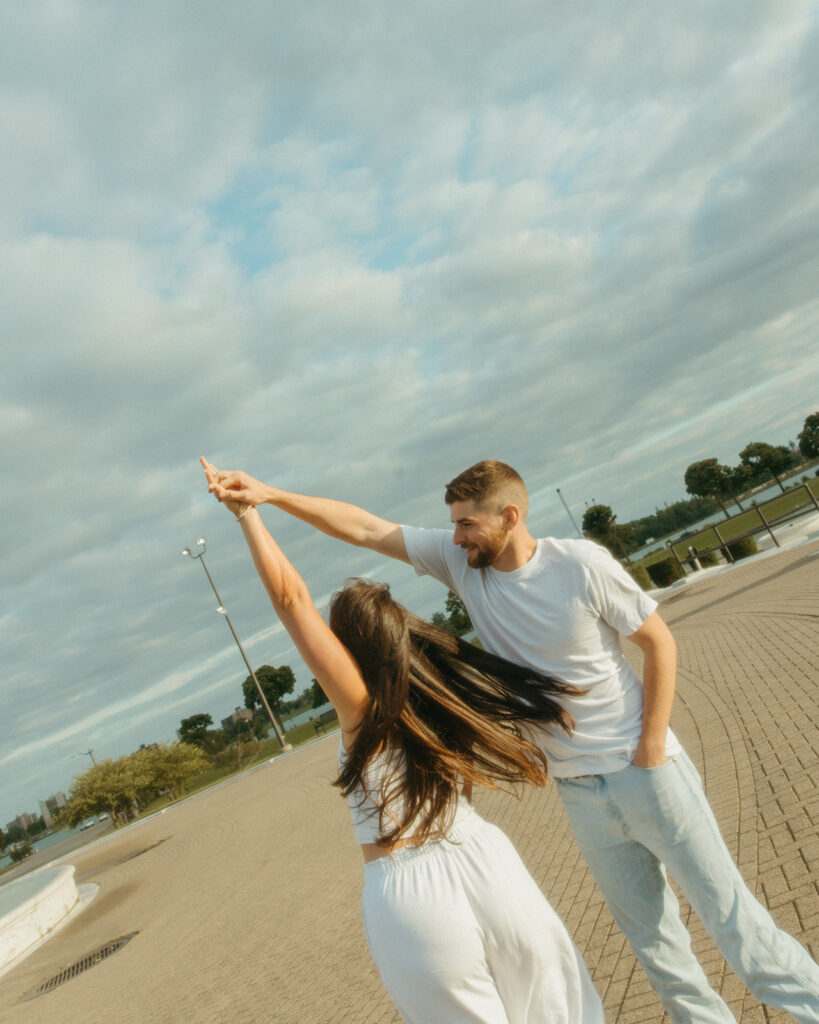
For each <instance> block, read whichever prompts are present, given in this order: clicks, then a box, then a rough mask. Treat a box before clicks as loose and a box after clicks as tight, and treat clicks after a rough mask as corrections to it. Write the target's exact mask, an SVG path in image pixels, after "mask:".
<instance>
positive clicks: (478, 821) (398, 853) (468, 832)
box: [363, 807, 486, 874]
mask: <svg viewBox="0 0 819 1024" xmlns="http://www.w3.org/2000/svg"><path fill="white" fill-rule="evenodd" d="M484 825H486V822H485V821H484V820H483V818H482V817H481V816H480V815H479V814H478V813H477V811H475V810H474V809H473V808H471V807H469V808H468V809H467V810H466V813H462V814H459V817H458V820H457V821H456V822H455V823H454V824H453V825H452V827H451V828H450V829H449V831H448V832H447V836H446V839H436V840H434V841H432V842H428V843H424V845H423V846H403V847H402V848H401V849H400V850H394V851H393V852H392V853H388V854H385V855H384V856H383V857H378V858H377V859H376V860H370V861H367V862H366V863H365V864H364V865H363V867H364V872H365V874H389V873H390V872H393V871H398V870H400V869H401V868H402V867H403V866H405V865H408V864H410V863H414V862H416V861H418V860H421V859H427V858H432V857H445V856H447V854H448V853H450V852H451V851H452V850H453V849H457V847H458V845H459V844H460V843H465V842H466V841H467V840H468V839H470V838H471V837H472V836H473V835H474V834H475V833H476V832H478V831H479V830H480V829H481V827H482V826H484Z"/></svg>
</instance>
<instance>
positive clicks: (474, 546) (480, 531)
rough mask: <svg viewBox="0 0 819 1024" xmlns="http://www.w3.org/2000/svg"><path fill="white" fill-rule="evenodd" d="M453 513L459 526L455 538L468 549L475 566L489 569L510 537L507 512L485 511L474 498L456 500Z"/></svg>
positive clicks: (455, 540)
mask: <svg viewBox="0 0 819 1024" xmlns="http://www.w3.org/2000/svg"><path fill="white" fill-rule="evenodd" d="M449 513H450V519H451V520H452V524H453V526H454V527H455V534H454V536H453V538H452V540H453V542H454V543H455V544H457V545H458V547H461V548H463V549H464V551H466V560H467V562H468V563H469V565H470V566H471V568H473V569H485V568H486V567H487V566H488V565H491V564H492V563H493V562H494V561H495V559H496V558H497V557H498V555H500V553H501V552H502V551H503V549H504V548H505V547H506V543H507V540H508V533H507V530H506V521H505V519H504V517H503V513H502V512H498V513H493V512H487V511H484V510H482V509H481V507H480V506H479V505H477V504H476V503H475V502H474V501H453V503H452V504H451V505H450V506H449Z"/></svg>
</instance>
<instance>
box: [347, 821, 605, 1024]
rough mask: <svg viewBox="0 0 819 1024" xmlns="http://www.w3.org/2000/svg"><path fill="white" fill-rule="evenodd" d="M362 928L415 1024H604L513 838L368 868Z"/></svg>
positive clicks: (494, 831) (412, 853)
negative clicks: (516, 848)
mask: <svg viewBox="0 0 819 1024" xmlns="http://www.w3.org/2000/svg"><path fill="white" fill-rule="evenodd" d="M363 916H364V928H365V930H366V933H367V942H368V945H369V947H370V952H371V953H372V956H373V960H375V963H376V966H377V967H378V969H379V971H380V972H381V977H382V979H383V981H384V985H385V987H386V989H387V991H388V992H389V994H390V996H391V997H392V1000H393V1002H394V1003H395V1005H396V1007H397V1008H398V1012H399V1013H400V1014H401V1016H402V1018H403V1019H404V1021H406V1022H407V1024H467V1022H469V1024H604V1018H603V1008H602V1006H601V1004H600V999H599V997H598V995H597V993H596V992H595V990H594V987H593V985H592V983H591V979H590V978H589V974H588V971H587V970H586V965H585V964H584V962H583V958H582V957H581V956H580V953H579V952H578V951H577V949H576V948H575V946H574V944H573V943H572V940H571V939H570V938H569V934H568V932H567V931H566V929H565V927H564V926H563V923H562V922H561V920H560V918H559V917H558V916H557V914H556V913H555V912H554V911H553V910H552V908H551V907H550V906H549V904H548V903H547V902H546V899H545V898H544V896H543V894H542V893H541V891H540V889H538V887H537V885H536V884H535V881H534V879H533V878H532V876H531V875H530V874H529V872H528V871H527V870H526V868H525V867H524V865H523V862H522V861H521V859H520V857H519V856H518V853H517V851H516V850H515V848H514V846H513V845H512V844H511V843H510V841H509V840H508V839H507V838H506V835H505V834H504V833H503V832H502V831H501V830H500V829H498V828H496V827H495V826H494V825H491V824H489V823H488V822H486V821H484V820H483V819H482V818H480V817H479V816H478V815H477V814H474V813H473V814H470V815H469V816H468V817H467V818H466V819H465V820H463V821H461V822H459V823H458V824H456V825H455V826H454V827H453V829H452V830H451V832H450V838H449V839H448V840H446V841H443V842H436V843H430V844H427V845H425V846H421V847H412V848H404V849H402V850H398V851H397V852H395V853H394V854H393V855H392V856H389V857H381V858H379V859H378V860H375V861H371V862H370V863H368V864H366V865H365V866H364V899H363Z"/></svg>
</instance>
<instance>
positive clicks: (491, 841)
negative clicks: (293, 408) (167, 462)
mask: <svg viewBox="0 0 819 1024" xmlns="http://www.w3.org/2000/svg"><path fill="white" fill-rule="evenodd" d="M202 465H203V466H204V468H205V473H206V475H207V478H208V483H209V489H210V490H211V492H212V493H214V494H215V495H216V497H217V498H218V499H219V500H220V501H221V502H223V504H225V505H226V506H227V508H228V509H229V510H230V511H231V512H233V514H234V515H235V516H236V519H237V521H238V522H239V524H240V526H241V528H242V532H243V533H244V536H245V540H246V541H247V544H248V547H249V549H250V553H251V555H252V557H253V561H254V563H255V565H256V569H257V571H258V573H259V576H260V578H261V580H262V582H263V583H264V585H265V587H266V589H267V592H268V594H269V595H270V599H271V601H272V602H273V607H274V609H275V610H276V614H277V615H278V617H279V619H280V620H281V622H282V624H283V625H284V626H285V628H286V629H287V631H288V632H289V634H290V636H291V637H292V639H293V642H294V643H295V645H296V647H297V648H298V650H299V653H300V654H301V656H302V657H303V659H304V661H305V662H306V664H307V666H308V668H309V669H310V670H311V672H312V673H313V675H314V676H315V678H316V679H317V680H318V682H319V683H320V684H321V687H322V689H323V690H324V692H325V693H326V694H327V696H328V698H329V699H330V701H331V702H332V704H333V706H334V707H335V709H336V711H337V712H338V718H339V724H340V726H341V742H340V749H339V777H338V779H337V783H336V784H337V785H338V786H339V787H340V788H341V790H342V792H343V793H344V794H345V796H346V797H347V799H348V801H349V803H350V809H351V812H352V817H353V824H354V828H355V832H356V838H357V839H358V841H359V842H360V844H361V849H362V853H363V855H364V862H365V864H364V896H363V917H364V926H365V931H366V934H367V943H368V945H369V948H370V952H371V954H372V956H373V959H374V960H375V963H376V965H377V967H378V969H379V971H380V972H381V977H382V979H383V981H384V985H385V986H386V988H387V991H388V992H389V993H390V996H391V997H392V999H393V1001H394V1003H395V1005H396V1007H397V1008H398V1011H399V1013H400V1014H401V1016H402V1017H403V1019H404V1020H405V1021H406V1022H408V1024H603V1012H602V1007H601V1005H600V1000H599V998H598V996H597V993H596V992H595V990H594V987H593V986H592V983H591V980H590V978H589V975H588V972H587V971H586V967H585V964H584V963H583V960H582V958H581V956H580V954H579V953H578V951H577V950H576V949H575V947H574V945H573V944H572V942H571V939H570V938H569V936H568V933H567V932H566V930H565V928H564V927H563V925H562V923H561V921H560V919H559V918H558V917H557V915H556V914H555V913H554V911H553V910H552V908H551V907H550V906H549V904H548V903H547V902H546V900H545V899H544V897H543V895H542V894H541V892H540V890H539V889H538V888H537V886H536V884H535V882H534V881H533V879H532V878H531V876H530V875H529V873H528V872H527V871H526V868H525V867H524V866H523V863H522V862H521V860H520V858H519V857H518V855H517V853H516V851H515V849H514V847H513V846H512V844H511V843H510V842H509V840H508V839H507V838H506V836H505V835H504V834H503V833H502V832H501V831H500V830H499V829H497V828H496V827H495V826H494V825H490V824H489V823H488V822H485V821H483V819H482V818H480V817H479V816H478V815H477V814H476V813H475V811H474V810H473V809H472V807H471V805H470V803H469V801H468V800H467V799H466V798H465V796H464V795H463V793H468V792H470V791H471V787H472V785H473V783H477V784H478V785H483V786H490V787H492V786H496V785H497V784H498V783H499V782H512V783H514V782H521V781H528V782H532V783H534V784H535V785H543V784H544V783H545V781H546V764H545V761H544V759H543V755H542V754H541V753H540V751H539V750H538V749H537V748H536V747H535V746H534V744H532V743H531V742H529V740H528V739H526V738H525V737H524V735H523V733H522V731H521V725H520V723H522V722H523V721H524V720H527V721H536V722H538V723H540V724H542V725H544V726H547V727H548V726H550V725H551V726H557V727H559V728H563V729H570V728H571V719H570V718H569V716H568V715H567V713H566V712H565V711H564V710H563V709H562V708H561V706H560V704H559V703H558V702H557V701H556V700H555V699H554V697H555V695H559V694H561V693H566V692H568V691H569V690H570V689H571V688H570V687H568V686H567V685H566V684H563V683H561V682H559V681H557V680H554V679H549V678H546V677H543V676H539V675H537V674H536V673H533V672H531V671H529V670H527V669H524V668H521V667H518V666H515V665H511V664H510V663H508V662H506V661H503V660H502V659H500V658H497V657H495V656H493V655H490V654H488V653H486V652H484V651H480V650H479V649H478V648H476V647H474V646H472V645H471V644H467V643H464V642H463V641H460V640H458V639H456V638H455V637H453V636H451V635H450V634H448V633H445V632H443V631H442V630H439V629H437V628H436V627H434V626H432V625H430V624H429V623H427V622H424V621H423V620H422V619H419V618H417V616H415V615H412V614H411V613H410V612H408V611H407V610H406V609H404V608H402V607H401V605H399V604H397V603H396V602H395V601H394V600H393V599H392V597H391V596H390V593H389V588H388V587H387V586H386V585H380V584H374V583H369V582H366V581H364V580H356V581H352V582H349V583H348V584H347V586H345V587H344V589H342V590H341V591H340V592H339V593H338V594H336V595H335V596H334V598H333V600H332V603H331V609H330V627H329V628H328V626H327V625H326V624H325V622H324V620H323V619H322V618H321V616H320V615H319V613H318V611H317V610H316V607H315V605H314V604H313V602H312V600H311V598H310V594H309V593H308V590H307V587H306V586H305V584H304V581H303V580H302V579H301V577H300V576H299V574H298V573H297V572H296V570H295V569H294V568H293V567H292V566H291V565H290V563H289V562H288V560H287V558H286V557H285V556H284V554H283V553H282V551H281V549H280V548H279V546H278V545H277V544H276V542H275V541H274V540H273V538H272V537H271V535H270V534H269V533H268V531H267V530H266V529H265V527H264V525H263V523H262V520H261V518H260V516H259V513H258V511H257V510H256V509H255V508H254V507H253V506H252V505H245V504H242V503H239V502H236V501H231V498H230V490H229V489H226V488H225V487H224V486H222V484H221V483H219V482H218V481H219V480H222V481H224V480H225V479H226V478H225V476H224V475H223V474H219V473H218V471H217V470H216V469H215V468H214V467H213V466H211V465H210V464H209V463H208V462H206V461H205V460H204V459H202Z"/></svg>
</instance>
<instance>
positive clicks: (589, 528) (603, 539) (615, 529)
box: [583, 505, 637, 558]
mask: <svg viewBox="0 0 819 1024" xmlns="http://www.w3.org/2000/svg"><path fill="white" fill-rule="evenodd" d="M616 520H617V517H616V516H615V515H614V513H613V512H612V510H611V509H610V508H609V506H608V505H590V506H589V508H587V509H586V511H585V512H584V513H583V532H584V533H585V534H586V536H587V537H590V538H591V539H592V540H595V541H597V543H598V544H602V545H603V547H605V548H608V550H609V551H610V552H611V553H612V554H613V555H615V557H617V558H625V556H626V552H628V551H631V550H633V549H634V548H635V547H636V543H637V542H636V539H635V536H634V531H633V530H632V528H631V527H630V526H629V525H628V524H625V525H623V526H620V525H618V523H617V522H616Z"/></svg>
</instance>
